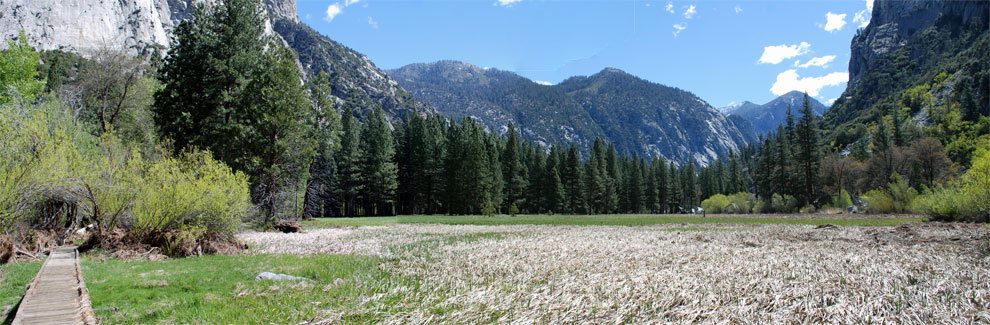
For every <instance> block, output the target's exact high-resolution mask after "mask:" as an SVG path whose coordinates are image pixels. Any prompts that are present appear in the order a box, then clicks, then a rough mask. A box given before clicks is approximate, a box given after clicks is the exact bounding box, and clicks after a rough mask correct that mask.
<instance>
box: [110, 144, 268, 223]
mask: <svg viewBox="0 0 990 325" xmlns="http://www.w3.org/2000/svg"><path fill="white" fill-rule="evenodd" d="M132 159H133V160H136V161H133V162H129V163H130V164H141V165H144V166H142V167H143V168H141V170H139V172H143V174H139V175H142V176H143V177H139V178H135V179H134V180H133V183H132V184H131V185H130V186H128V189H129V190H131V191H136V193H137V194H136V196H135V197H134V200H133V202H130V204H132V207H131V212H132V214H133V220H132V224H133V226H132V227H133V231H134V232H135V234H136V235H137V236H139V237H147V236H156V235H161V234H163V233H165V232H167V231H169V230H173V229H178V230H180V231H181V232H191V233H193V234H197V235H194V237H193V238H198V237H199V236H198V235H206V234H210V235H222V236H231V235H233V234H234V232H235V231H236V230H237V227H238V226H239V225H240V223H241V220H242V218H243V217H244V216H246V215H248V214H249V213H250V209H251V201H250V196H249V194H248V191H247V189H248V182H247V176H245V175H244V174H243V173H235V172H233V171H232V170H231V169H230V167H227V166H226V165H224V164H223V163H221V162H219V161H216V160H213V157H212V156H211V154H210V153H209V152H205V151H190V152H184V153H182V154H180V155H179V156H178V157H166V158H163V159H161V160H158V161H155V162H150V163H144V162H142V161H141V160H140V158H138V157H133V158H132Z"/></svg>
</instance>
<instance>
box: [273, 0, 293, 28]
mask: <svg viewBox="0 0 990 325" xmlns="http://www.w3.org/2000/svg"><path fill="white" fill-rule="evenodd" d="M265 6H266V7H268V15H269V16H271V18H272V19H287V20H290V21H292V22H295V23H298V22H299V11H298V10H297V9H296V0H265Z"/></svg>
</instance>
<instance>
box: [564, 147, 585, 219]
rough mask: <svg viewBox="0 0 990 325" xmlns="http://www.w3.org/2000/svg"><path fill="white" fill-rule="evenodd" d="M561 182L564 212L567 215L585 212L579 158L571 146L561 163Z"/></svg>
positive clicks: (575, 149)
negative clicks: (564, 197)
mask: <svg viewBox="0 0 990 325" xmlns="http://www.w3.org/2000/svg"><path fill="white" fill-rule="evenodd" d="M563 166H564V167H563V173H562V175H561V182H563V184H564V194H565V196H566V197H567V200H566V201H567V205H566V207H565V208H566V211H567V212H568V213H583V212H584V211H585V200H584V185H582V183H584V182H583V180H582V177H581V156H580V155H579V154H578V150H577V146H575V145H574V144H571V147H570V149H568V150H567V156H566V158H565V159H564V162H563Z"/></svg>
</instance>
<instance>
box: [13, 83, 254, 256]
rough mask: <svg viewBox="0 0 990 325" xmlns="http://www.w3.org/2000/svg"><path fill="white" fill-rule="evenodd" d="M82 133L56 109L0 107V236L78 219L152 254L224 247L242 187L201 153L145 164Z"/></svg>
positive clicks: (246, 204) (108, 138)
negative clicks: (167, 244) (164, 246)
mask: <svg viewBox="0 0 990 325" xmlns="http://www.w3.org/2000/svg"><path fill="white" fill-rule="evenodd" d="M91 130H92V128H91V127H88V126H87V125H85V124H84V123H82V122H80V121H75V120H74V119H73V116H72V113H71V112H70V111H69V110H68V109H67V108H66V105H65V104H63V103H60V102H58V101H56V100H52V99H45V100H43V101H42V102H41V103H38V104H30V103H25V102H23V101H22V102H16V103H9V104H6V105H0V233H3V232H10V231H12V230H13V229H14V228H15V227H14V226H15V225H17V224H21V225H25V226H30V227H32V228H50V227H56V228H57V227H68V226H72V225H75V226H79V224H75V223H74V222H73V221H74V220H76V217H79V218H81V220H80V221H81V222H83V223H84V224H88V223H96V224H97V225H98V226H99V228H101V229H103V230H109V229H114V228H118V227H121V228H124V229H125V230H129V231H130V233H129V235H131V236H130V238H132V239H133V240H136V241H145V242H149V241H150V243H153V244H158V243H160V240H161V239H163V238H166V237H170V238H176V239H177V240H185V241H188V239H189V238H193V239H195V240H199V239H201V238H203V237H205V236H212V237H217V236H219V237H223V238H227V239H230V238H231V235H233V233H234V231H236V228H237V226H238V225H239V224H240V221H241V219H242V218H243V217H245V216H246V215H247V214H248V213H250V211H251V203H250V196H249V192H248V181H247V177H246V176H245V175H243V174H242V173H239V172H238V173H235V172H233V171H232V170H231V169H230V168H229V167H227V166H226V165H224V164H223V163H221V162H219V161H217V160H214V159H213V158H212V156H211V155H210V153H209V152H205V151H190V152H188V153H185V154H182V155H179V156H175V157H173V156H171V155H169V154H167V153H162V154H159V155H153V156H155V157H158V158H155V159H151V160H145V158H144V157H143V156H142V155H141V154H140V153H139V152H138V150H137V149H136V148H135V147H134V146H133V145H131V144H127V143H124V142H123V141H121V140H120V139H119V138H118V137H117V136H116V135H115V132H113V131H112V130H111V131H108V132H106V133H104V134H103V135H102V136H100V137H96V136H94V135H93V134H92V133H91V132H90V131H91ZM162 152H165V151H164V150H162ZM60 207H72V208H74V209H71V210H74V211H77V212H76V214H72V215H70V214H69V213H65V212H61V213H58V212H57V211H60V210H66V209H58V208H60ZM53 211H55V212H53ZM68 218H72V219H71V220H70V219H68ZM52 229H54V228H52ZM152 237H157V238H152Z"/></svg>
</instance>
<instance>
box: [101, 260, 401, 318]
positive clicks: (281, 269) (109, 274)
mask: <svg viewBox="0 0 990 325" xmlns="http://www.w3.org/2000/svg"><path fill="white" fill-rule="evenodd" d="M386 262H387V261H383V260H382V259H380V258H377V257H371V256H356V255H317V256H308V257H296V256H287V255H256V256H207V257H192V258H182V259H170V260H165V261H157V262H150V261H131V262H127V261H120V260H105V261H102V260H96V259H93V258H85V259H84V261H83V269H84V272H85V275H86V285H87V287H88V288H89V291H90V296H91V298H92V301H93V308H94V310H95V311H96V314H97V316H98V317H99V318H100V321H101V322H103V323H111V324H116V323H161V322H165V323H212V324H247V323H253V324H257V323H299V322H300V321H306V320H320V319H326V318H338V317H339V318H341V319H342V320H343V321H344V322H353V323H368V322H376V321H380V320H381V319H382V317H383V316H384V315H385V314H390V313H394V312H396V311H401V310H403V309H405V308H411V307H408V306H415V305H418V303H416V302H415V299H417V297H419V295H417V294H416V293H417V292H419V286H418V283H417V282H415V281H414V280H412V279H410V278H408V277H400V276H397V275H394V274H392V273H390V272H388V271H386V270H385V269H386V268H384V267H382V266H383V263H386ZM264 271H268V272H275V273H283V274H289V275H295V276H302V277H306V278H309V279H311V281H305V282H293V281H268V280H266V281H255V279H254V277H255V276H257V275H258V273H261V272H264ZM335 280H336V281H335ZM335 282H336V283H335ZM396 292H399V293H400V294H397V293H396ZM376 296H377V297H376ZM372 297H376V298H372Z"/></svg>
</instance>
